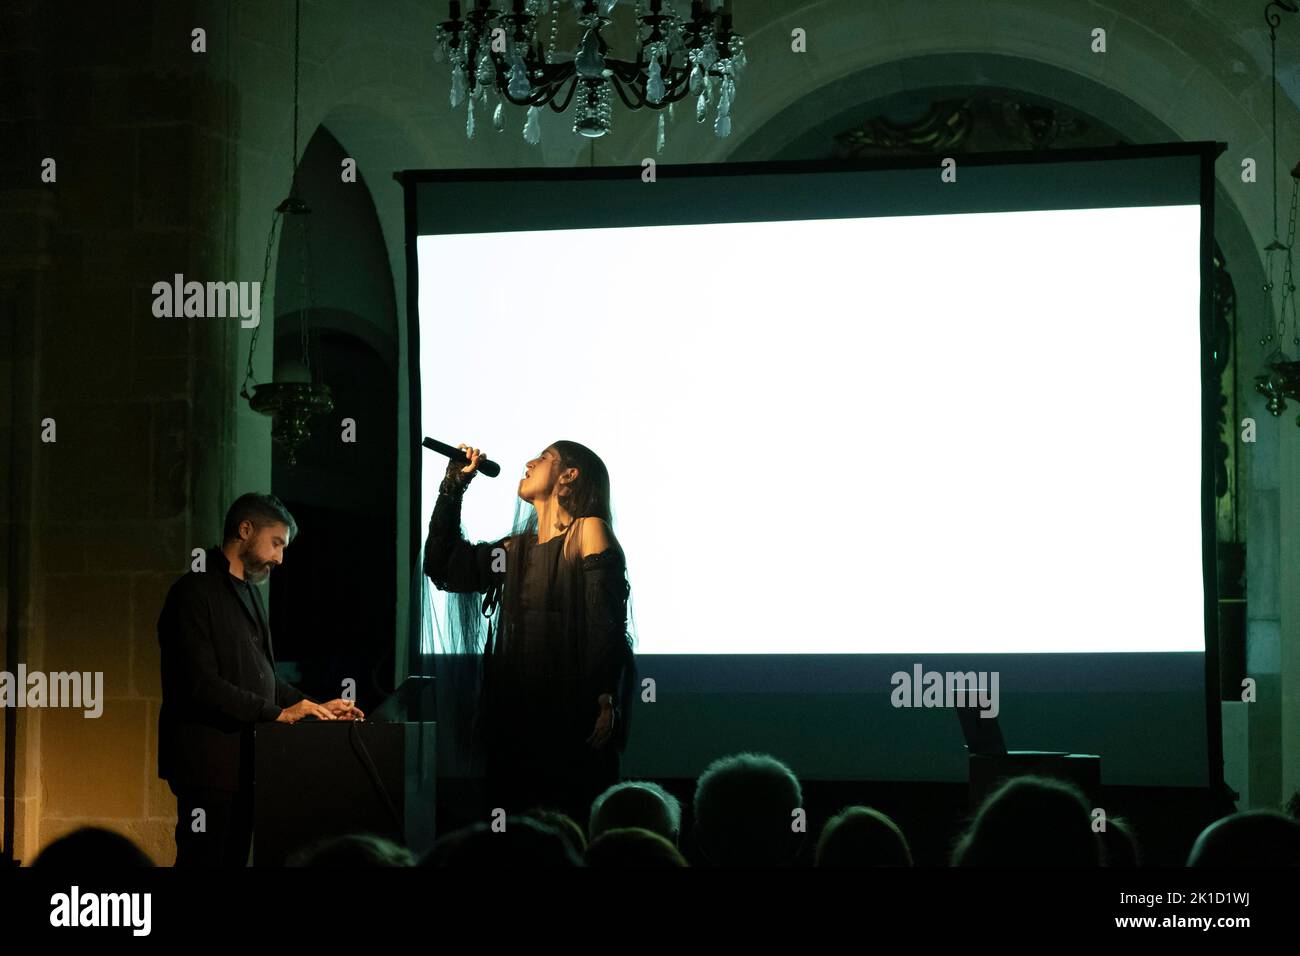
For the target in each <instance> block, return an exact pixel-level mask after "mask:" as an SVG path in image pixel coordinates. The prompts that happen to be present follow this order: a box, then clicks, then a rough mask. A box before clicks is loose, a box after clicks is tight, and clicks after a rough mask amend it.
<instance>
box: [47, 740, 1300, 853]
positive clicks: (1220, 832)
mask: <svg viewBox="0 0 1300 956" xmlns="http://www.w3.org/2000/svg"><path fill="white" fill-rule="evenodd" d="M692 809H693V812H694V819H693V822H692V827H691V831H690V835H691V837H692V838H693V841H694V846H693V848H692V849H693V851H694V852H695V853H696V854H698V857H699V858H700V860H701V861H702V862H703V863H705V864H706V865H711V866H718V867H729V866H789V865H792V864H793V863H794V862H795V860H796V858H797V857H798V853H799V850H800V847H801V845H802V842H803V837H804V833H805V831H806V826H807V818H806V815H805V810H804V807H803V791H802V787H801V785H800V783H799V779H798V777H796V776H795V774H794V772H793V771H792V770H791V769H790V768H789V767H788V766H786V765H785V764H784V763H782V762H781V761H780V760H778V759H776V758H775V757H773V756H771V755H769V754H762V753H752V752H745V753H738V754H733V755H730V756H727V757H723V758H721V759H719V760H715V761H714V762H713V763H711V764H710V765H709V766H708V767H707V768H706V769H705V770H704V772H703V773H702V774H700V776H699V778H698V780H697V781H696V785H695V794H694V800H693V807H692ZM1298 810H1300V794H1296V795H1293V796H1292V797H1291V798H1290V800H1289V801H1288V803H1287V804H1286V807H1285V812H1284V811H1283V810H1248V811H1244V812H1241V813H1233V814H1231V815H1229V816H1225V817H1223V818H1221V819H1219V820H1216V821H1214V822H1213V823H1211V824H1210V825H1209V826H1207V827H1206V828H1205V829H1204V830H1202V831H1201V833H1200V834H1199V836H1197V838H1196V839H1195V842H1194V844H1193V846H1192V848H1191V852H1190V854H1189V855H1188V857H1187V866H1189V867H1248V866H1265V867H1271V866H1300V820H1298V819H1296V813H1297V811H1298ZM681 831H682V805H681V802H680V801H679V800H678V799H677V798H676V797H675V796H673V795H672V794H671V793H669V792H668V791H667V790H666V789H664V788H663V787H662V786H661V785H659V784H657V783H654V782H651V781H648V780H626V781H623V782H621V783H618V784H615V785H614V786H611V787H610V788H608V789H607V790H605V791H604V792H603V793H601V794H600V795H599V796H598V797H596V799H595V800H594V801H593V802H592V804H591V807H590V816H589V820H588V826H587V831H586V832H585V833H584V831H583V827H582V826H581V825H580V824H579V823H578V822H576V821H575V820H574V819H573V818H571V817H570V816H567V815H566V814H564V813H562V812H560V811H559V810H556V809H554V808H550V807H535V808H533V809H531V810H529V811H528V812H527V813H524V814H519V815H514V816H507V817H504V818H502V819H501V820H498V821H495V822H494V823H492V824H489V823H475V824H472V825H470V826H467V827H464V828H462V829H459V830H456V831H454V832H451V833H449V834H446V835H445V836H443V837H442V838H440V839H439V840H438V841H437V842H436V843H435V844H434V846H433V848H432V849H431V850H430V851H429V852H428V853H427V854H425V856H424V857H423V859H421V860H419V861H418V865H419V866H435V867H444V866H446V867H482V868H493V867H538V866H593V867H606V868H609V867H615V868H639V867H685V866H688V865H689V864H688V862H687V859H686V857H685V856H684V855H683V852H682V850H681V849H680V848H679V847H680V844H681ZM588 841H590V842H588ZM692 858H694V856H693V857H692ZM813 862H814V865H816V866H818V867H878V866H899V867H910V866H913V865H914V860H913V855H912V849H911V846H910V845H909V843H908V840H907V837H906V835H905V834H904V832H903V829H902V828H901V827H900V826H899V825H898V824H897V823H896V822H895V821H894V820H892V819H891V818H890V817H889V816H888V815H887V814H885V813H883V812H881V811H880V810H878V809H875V808H873V807H868V806H848V807H845V808H844V809H842V810H840V811H839V812H838V813H836V814H835V815H834V816H832V817H831V818H830V819H829V820H827V821H826V823H825V824H824V825H823V826H822V828H821V835H820V837H819V838H818V840H817V844H816V848H815V851H814V854H813ZM950 863H951V865H952V866H955V867H1031V868H1032V867H1062V866H1068V867H1095V866H1110V867H1136V866H1140V865H1141V863H1142V853H1141V850H1140V845H1139V841H1138V838H1137V833H1136V831H1135V829H1134V827H1133V825H1132V823H1131V822H1130V821H1129V820H1126V819H1124V818H1123V817H1112V818H1110V819H1108V820H1106V821H1105V826H1104V828H1103V827H1100V826H1099V825H1098V822H1097V815H1096V814H1095V813H1094V811H1092V810H1091V809H1090V808H1089V805H1088V803H1087V801H1086V799H1085V798H1084V795H1083V793H1082V792H1081V791H1080V790H1079V789H1078V788H1077V787H1075V786H1074V785H1073V784H1071V783H1069V782H1066V781H1063V780H1060V779H1056V778H1053V777H1035V776H1023V777H1016V778H1013V779H1011V780H1007V781H1005V782H1004V783H1003V784H1002V785H1001V786H999V787H998V788H997V789H996V790H994V791H993V792H992V793H991V794H989V796H988V797H987V798H986V799H985V800H984V801H983V802H982V803H981V804H980V806H979V808H978V809H977V810H976V811H975V813H974V814H973V815H972V816H971V818H970V820H969V821H968V823H967V825H966V826H965V828H964V830H963V832H962V833H961V834H960V836H959V837H958V838H957V839H956V841H955V842H954V844H953V847H952V851H951V856H950ZM153 865H154V863H153V861H152V860H151V859H150V858H149V856H148V855H147V854H146V853H144V851H142V850H141V849H140V848H139V847H137V846H136V845H135V844H134V843H133V842H132V841H131V840H129V839H128V838H127V837H125V836H123V835H122V834H119V833H114V832H112V831H110V830H105V829H102V828H99V827H83V828H81V829H79V830H76V831H74V832H72V833H69V834H67V835H66V836H63V837H60V838H59V839H57V840H55V841H53V842H52V843H50V844H49V845H48V846H46V847H45V849H44V850H43V851H42V852H41V853H40V855H39V856H37V858H36V860H35V861H34V862H33V863H32V866H34V867H40V868H44V869H61V870H74V871H75V870H84V869H96V868H98V869H123V868H129V867H150V866H153ZM285 865H286V866H291V867H341V868H352V867H409V866H415V865H417V861H416V858H415V857H414V855H413V854H412V853H411V852H410V851H409V850H408V849H407V848H405V847H403V846H401V845H399V844H397V843H394V842H393V841H391V840H388V839H386V838H384V837H380V836H377V835H374V834H368V833H354V834H348V835H344V836H336V837H331V838H329V839H326V840H322V841H319V842H316V843H313V844H310V845H308V846H304V847H302V848H300V849H299V850H298V851H297V852H296V853H294V854H293V855H292V856H290V858H289V859H288V861H287V862H286V864H285Z"/></svg>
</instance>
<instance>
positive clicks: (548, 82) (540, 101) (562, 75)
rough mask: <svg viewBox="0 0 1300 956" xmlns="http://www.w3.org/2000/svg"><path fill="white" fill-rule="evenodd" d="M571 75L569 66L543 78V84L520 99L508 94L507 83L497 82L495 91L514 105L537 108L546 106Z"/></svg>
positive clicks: (508, 87)
mask: <svg viewBox="0 0 1300 956" xmlns="http://www.w3.org/2000/svg"><path fill="white" fill-rule="evenodd" d="M571 75H573V71H572V69H571V68H569V69H566V70H562V71H559V72H557V73H556V74H555V75H554V76H551V77H547V78H545V79H544V80H543V84H544V85H542V86H539V87H535V88H534V89H533V90H532V92H530V93H529V94H528V96H527V97H525V98H524V99H522V100H517V99H515V98H514V97H513V96H511V95H510V86H509V84H508V83H499V84H497V93H498V94H500V96H501V97H502V99H504V100H506V101H507V102H510V103H513V104H514V105H515V106H536V107H537V108H538V109H541V108H542V107H543V106H547V105H548V104H550V102H551V101H552V100H553V99H555V94H556V93H558V92H559V91H560V89H561V87H563V86H564V82H565V80H567V79H568V78H569V77H570V76H571Z"/></svg>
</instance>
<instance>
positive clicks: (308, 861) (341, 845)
mask: <svg viewBox="0 0 1300 956" xmlns="http://www.w3.org/2000/svg"><path fill="white" fill-rule="evenodd" d="M284 865H285V866H346V867H353V866H361V867H365V866H415V856H414V854H412V853H411V851H410V850H408V849H407V848H406V847H404V846H399V845H398V844H396V843H394V842H393V841H392V840H386V839H384V838H383V837H380V836H374V835H373V834H370V833H352V834H348V835H347V836H337V837H330V838H329V839H328V840H321V841H319V842H317V843H313V844H312V845H310V846H307V847H303V848H302V849H300V850H298V851H297V852H296V853H294V854H293V855H292V856H290V857H289V859H288V860H286V861H285V864H284Z"/></svg>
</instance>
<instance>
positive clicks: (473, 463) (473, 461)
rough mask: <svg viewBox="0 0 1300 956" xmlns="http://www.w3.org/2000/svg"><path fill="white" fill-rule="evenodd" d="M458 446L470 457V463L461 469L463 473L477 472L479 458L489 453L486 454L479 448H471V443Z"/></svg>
mask: <svg viewBox="0 0 1300 956" xmlns="http://www.w3.org/2000/svg"><path fill="white" fill-rule="evenodd" d="M456 447H457V448H459V449H460V450H461V451H463V452H464V453H465V454H466V455H467V456H468V457H469V464H468V465H466V466H465V467H464V468H462V469H460V472H461V474H462V475H469V474H475V473H477V472H478V461H479V459H480V458H486V457H487V455H484V454H483V453H482V452H480V451H479V450H478V449H477V448H471V447H470V446H469V445H457V446H456ZM452 464H456V463H455V462H452Z"/></svg>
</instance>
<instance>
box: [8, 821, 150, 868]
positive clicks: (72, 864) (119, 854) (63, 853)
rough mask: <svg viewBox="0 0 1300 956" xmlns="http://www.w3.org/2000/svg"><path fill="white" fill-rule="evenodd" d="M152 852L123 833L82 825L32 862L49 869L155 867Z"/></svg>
mask: <svg viewBox="0 0 1300 956" xmlns="http://www.w3.org/2000/svg"><path fill="white" fill-rule="evenodd" d="M153 865H154V862H153V860H151V859H150V858H149V854H147V853H145V852H144V850H142V849H140V848H139V847H138V846H136V845H135V844H134V843H132V842H131V841H130V840H128V839H127V838H126V837H124V836H122V834H120V833H114V832H113V831H112V830H104V829H101V828H100V827H82V828H81V829H79V830H74V831H72V832H71V833H69V834H68V835H67V836H65V837H60V838H59V839H57V840H55V841H54V842H53V843H51V844H50V845H49V846H47V847H46V848H45V849H44V850H42V851H41V852H40V855H39V856H37V857H36V859H35V860H34V861H33V862H32V866H33V867H39V868H42V869H47V870H78V869H79V870H93V869H104V870H120V869H128V868H131V867H137V866H153Z"/></svg>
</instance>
